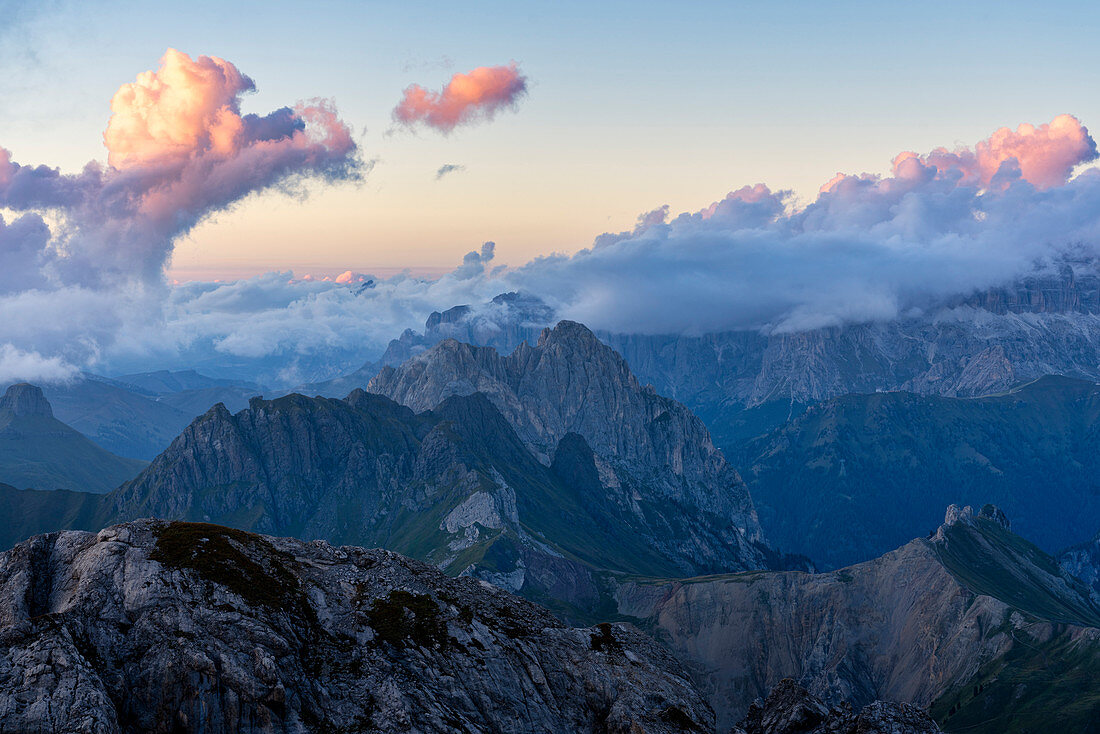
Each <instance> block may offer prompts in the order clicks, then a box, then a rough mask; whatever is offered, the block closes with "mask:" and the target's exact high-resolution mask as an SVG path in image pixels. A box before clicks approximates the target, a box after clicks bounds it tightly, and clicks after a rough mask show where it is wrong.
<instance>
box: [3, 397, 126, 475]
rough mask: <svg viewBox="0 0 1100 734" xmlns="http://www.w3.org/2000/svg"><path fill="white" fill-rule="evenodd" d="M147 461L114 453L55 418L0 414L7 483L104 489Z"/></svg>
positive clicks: (4, 470) (4, 473)
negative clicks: (126, 457)
mask: <svg viewBox="0 0 1100 734" xmlns="http://www.w3.org/2000/svg"><path fill="white" fill-rule="evenodd" d="M144 467H145V462H144V461H139V460H137V459H125V458H122V457H121V456H115V455H114V454H112V453H111V452H109V451H107V450H106V449H103V448H100V447H99V446H97V445H96V444H94V443H92V442H91V441H90V440H88V439H87V438H86V437H85V436H84V435H83V434H81V433H79V432H78V431H75V430H73V429H72V428H70V427H69V426H67V425H65V424H64V423H62V422H61V421H59V420H57V419H55V418H50V417H48V416H40V415H34V416H12V415H11V414H10V413H9V414H4V415H0V482H3V483H5V484H10V485H13V486H15V487H19V488H21V489H25V488H33V489H69V490H74V491H85V492H96V493H103V492H109V491H111V490H112V489H114V488H115V487H117V486H118V485H120V484H122V483H123V482H125V481H128V480H130V479H133V478H134V477H136V476H137V475H138V474H139V473H140V472H141V470H142V469H143V468H144Z"/></svg>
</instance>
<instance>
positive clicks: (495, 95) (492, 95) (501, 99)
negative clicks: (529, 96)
mask: <svg viewBox="0 0 1100 734" xmlns="http://www.w3.org/2000/svg"><path fill="white" fill-rule="evenodd" d="M526 92H527V77H525V76H523V74H521V73H520V70H519V67H517V66H516V63H515V62H514V61H513V62H512V63H510V64H508V65H507V66H479V67H478V68H476V69H474V70H473V71H470V72H468V73H466V74H455V75H454V76H453V77H451V81H450V82H448V83H447V86H445V87H443V90H442V91H440V92H431V91H429V90H427V89H425V88H424V87H422V86H420V85H419V84H413V85H411V86H409V87H408V88H407V89H405V96H404V97H403V98H402V99H401V102H400V104H398V105H397V107H395V108H394V110H393V119H394V120H396V121H397V122H399V123H401V124H403V125H408V126H412V125H415V124H417V123H423V124H425V125H428V126H429V127H434V128H435V129H436V130H440V131H442V132H444V133H448V132H450V131H451V130H453V129H454V128H455V127H456V126H458V125H462V124H466V123H470V122H474V121H476V120H483V119H484V120H488V119H492V117H493V116H494V115H495V114H496V113H497V112H499V111H500V110H502V109H505V108H507V107H515V105H516V104H517V103H518V102H519V99H520V98H521V97H522V96H523V95H524V94H526Z"/></svg>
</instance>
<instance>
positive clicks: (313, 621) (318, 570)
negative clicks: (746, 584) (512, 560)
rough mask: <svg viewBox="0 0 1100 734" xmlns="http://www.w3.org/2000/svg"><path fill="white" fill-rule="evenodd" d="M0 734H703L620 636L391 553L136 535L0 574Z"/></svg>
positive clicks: (668, 679) (145, 526)
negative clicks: (688, 733) (691, 733)
mask: <svg viewBox="0 0 1100 734" xmlns="http://www.w3.org/2000/svg"><path fill="white" fill-rule="evenodd" d="M0 641H2V644H0V730H3V731H19V732H28V733H30V732H89V733H91V734H112V733H114V732H123V731H148V732H173V731H204V732H212V733H216V732H272V731H281V732H318V731H378V732H405V731H422V732H454V731H469V732H474V731H495V732H522V731H592V732H621V733H622V734H627V733H628V732H630V733H634V732H673V731H683V730H684V729H685V728H687V729H693V730H697V731H709V730H712V729H713V725H714V720H713V714H712V713H711V712H710V710H709V708H708V707H707V705H706V703H705V702H704V701H703V700H702V699H701V698H700V697H699V695H698V694H697V693H696V692H695V690H694V689H693V688H692V686H691V684H690V682H689V681H688V679H687V678H686V676H685V675H684V673H683V671H682V669H681V668H680V666H679V665H678V664H677V663H676V661H675V660H674V659H673V658H671V657H670V656H669V654H668V653H667V652H665V651H664V650H663V649H662V648H660V647H659V646H658V645H656V644H655V643H653V642H652V641H651V640H650V639H649V638H647V637H645V636H644V635H642V634H641V633H639V632H638V631H637V630H635V629H633V628H632V627H630V626H629V625H623V624H613V625H612V624H608V625H600V626H599V627H595V628H591V629H574V628H569V627H566V626H564V625H562V624H561V623H560V622H558V621H557V620H556V619H555V618H554V617H553V616H551V615H550V614H549V613H548V612H546V611H545V610H543V609H541V608H539V607H537V606H535V605H533V604H530V603H528V602H525V601H523V600H521V599H518V598H516V597H513V596H511V595H510V594H507V593H505V592H503V591H500V590H499V589H496V588H494V587H492V586H489V585H487V584H483V583H481V582H479V581H476V580H474V579H468V578H460V579H450V578H447V577H445V576H444V575H443V574H441V573H439V572H438V571H436V570H434V569H432V568H430V567H428V566H425V565H423V564H420V563H417V562H414V561H411V560H409V559H406V558H403V557H401V556H398V555H396V554H394V553H390V552H386V551H380V550H364V549H361V548H355V547H342V548H340V547H333V546H330V545H328V544H326V543H323V542H314V543H303V542H300V541H295V540H288V539H280V538H270V537H263V536H258V535H252V534H249V533H242V532H240V531H234V530H229V529H228V528H223V527H219V526H212V525H201V524H189V523H165V522H160V521H141V522H135V523H128V524H125V525H120V526H115V527H112V528H108V529H106V530H103V531H101V532H99V533H98V534H94V533H82V532H65V533H57V534H52V535H47V536H39V537H36V538H33V539H31V540H29V541H27V542H25V543H22V544H20V545H19V546H17V547H16V548H14V549H12V550H10V551H8V552H6V553H4V554H2V555H0Z"/></svg>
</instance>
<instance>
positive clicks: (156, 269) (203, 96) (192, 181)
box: [0, 49, 361, 288]
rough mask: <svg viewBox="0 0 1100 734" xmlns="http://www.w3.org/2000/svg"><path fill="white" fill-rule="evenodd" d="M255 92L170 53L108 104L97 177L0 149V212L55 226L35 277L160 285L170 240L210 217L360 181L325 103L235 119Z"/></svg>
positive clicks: (204, 59)
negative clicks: (290, 189)
mask: <svg viewBox="0 0 1100 734" xmlns="http://www.w3.org/2000/svg"><path fill="white" fill-rule="evenodd" d="M254 88H255V85H254V83H253V82H252V80H251V79H249V78H248V77H246V76H244V75H243V74H241V73H240V72H239V71H238V70H237V68H236V67H235V66H233V64H231V63H229V62H228V61H225V60H223V59H219V58H216V57H210V56H200V57H198V58H197V59H191V58H190V57H189V56H188V55H187V54H184V53H181V52H179V51H176V50H174V49H169V50H168V52H167V53H165V55H164V57H163V58H162V59H161V65H160V68H159V69H158V70H157V71H147V72H144V73H142V74H140V75H138V77H137V79H136V81H134V82H132V83H130V84H125V85H123V86H122V87H121V88H120V89H119V91H118V92H117V93H116V94H115V96H114V98H113V99H112V101H111V111H112V114H111V118H110V120H109V122H108V124H107V130H106V132H105V133H104V136H103V139H104V143H105V145H106V147H107V151H108V156H107V165H106V166H103V165H101V164H99V163H97V162H94V161H93V162H91V163H89V164H88V165H87V166H85V168H84V170H83V171H81V172H80V173H78V174H63V173H61V172H60V171H59V170H57V169H55V168H49V167H47V166H33V165H21V164H19V163H16V162H14V161H13V160H12V156H11V153H10V152H9V151H7V150H5V149H0V207H7V208H10V209H14V210H17V211H28V212H37V213H50V214H52V215H54V216H55V217H57V218H58V219H59V220H60V223H59V225H58V226H56V227H52V228H51V239H50V245H49V247H48V250H49V252H47V253H45V255H43V254H42V253H36V254H34V262H37V263H39V265H40V272H41V275H42V277H43V278H46V279H48V280H49V281H50V282H51V283H52V284H53V285H55V286H57V287H63V286H85V287H92V288H101V287H114V286H117V285H118V284H119V283H121V282H125V281H127V280H130V279H135V278H136V279H141V280H144V281H146V282H150V283H153V282H158V281H160V280H161V279H162V275H163V269H164V265H165V262H166V261H167V259H168V257H169V256H170V254H171V252H172V247H173V245H174V242H175V241H176V239H177V238H179V237H180V236H181V235H183V234H186V233H187V232H188V231H189V230H190V229H191V228H192V227H194V226H195V225H196V224H197V223H198V222H200V221H201V220H202V219H203V218H205V217H207V216H209V215H210V214H213V213H215V212H218V211H221V210H223V209H225V208H227V207H229V206H232V205H233V204H234V203H235V202H237V201H240V200H241V199H243V198H244V197H246V196H248V195H250V194H252V193H256V192H259V191H263V190H265V189H268V188H271V187H275V186H281V187H285V186H291V185H294V183H295V182H298V181H300V180H302V179H304V178H306V177H316V178H321V179H325V180H341V179H342V180H347V179H354V178H356V177H357V176H358V175H359V173H360V168H361V163H360V161H359V158H358V151H357V149H356V145H355V143H354V141H353V140H352V137H351V132H350V130H349V128H348V127H347V125H345V124H344V123H343V122H341V121H340V120H339V118H338V117H337V115H336V112H335V110H334V109H333V107H332V105H331V103H329V102H325V101H322V100H312V101H309V102H304V103H299V104H298V105H296V106H295V107H294V108H289V107H284V108H282V109H278V110H275V111H274V112H272V113H270V114H268V115H265V116H262V117H261V116H258V115H254V114H249V115H241V113H240V98H241V95H243V94H244V93H246V92H249V91H252V90H253V89H254ZM28 254H29V253H28ZM32 264H33V263H32V262H31V260H30V259H29V258H28V259H27V260H25V261H24V262H23V266H24V267H30V266H31V265H32Z"/></svg>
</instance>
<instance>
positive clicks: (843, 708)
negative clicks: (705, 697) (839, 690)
mask: <svg viewBox="0 0 1100 734" xmlns="http://www.w3.org/2000/svg"><path fill="white" fill-rule="evenodd" d="M939 731H940V728H939V727H938V726H937V725H936V722H935V721H933V720H932V719H931V717H929V716H928V714H927V713H926V712H924V711H922V710H921V709H919V708H917V707H916V706H910V705H909V704H905V703H884V702H882V701H875V702H873V703H869V704H867V705H866V706H864V707H863V708H862V709H860V710H859V711H858V712H853V711H852V707H851V705H850V704H848V703H847V702H845V703H843V704H841V705H839V706H833V707H832V708H830V707H828V706H826V705H825V704H824V703H822V701H821V699H819V698H817V697H815V696H813V695H812V694H811V693H810V692H809V691H807V690H806V689H805V688H803V687H802V686H800V685H798V684H797V683H795V682H794V681H793V680H791V679H790V678H784V679H783V680H781V681H779V683H778V684H777V685H776V686H775V688H773V689H772V691H771V693H769V694H768V698H767V699H766V700H765V701H764V702H763V703H758V702H754V703H753V704H752V705H751V706H749V713H748V715H747V716H746V717H745V719H744V720H743V721H742V722H741V723H740V724H738V725H737V726H735V727H733V730H732V732H731V733H730V734H938V732H939Z"/></svg>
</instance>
